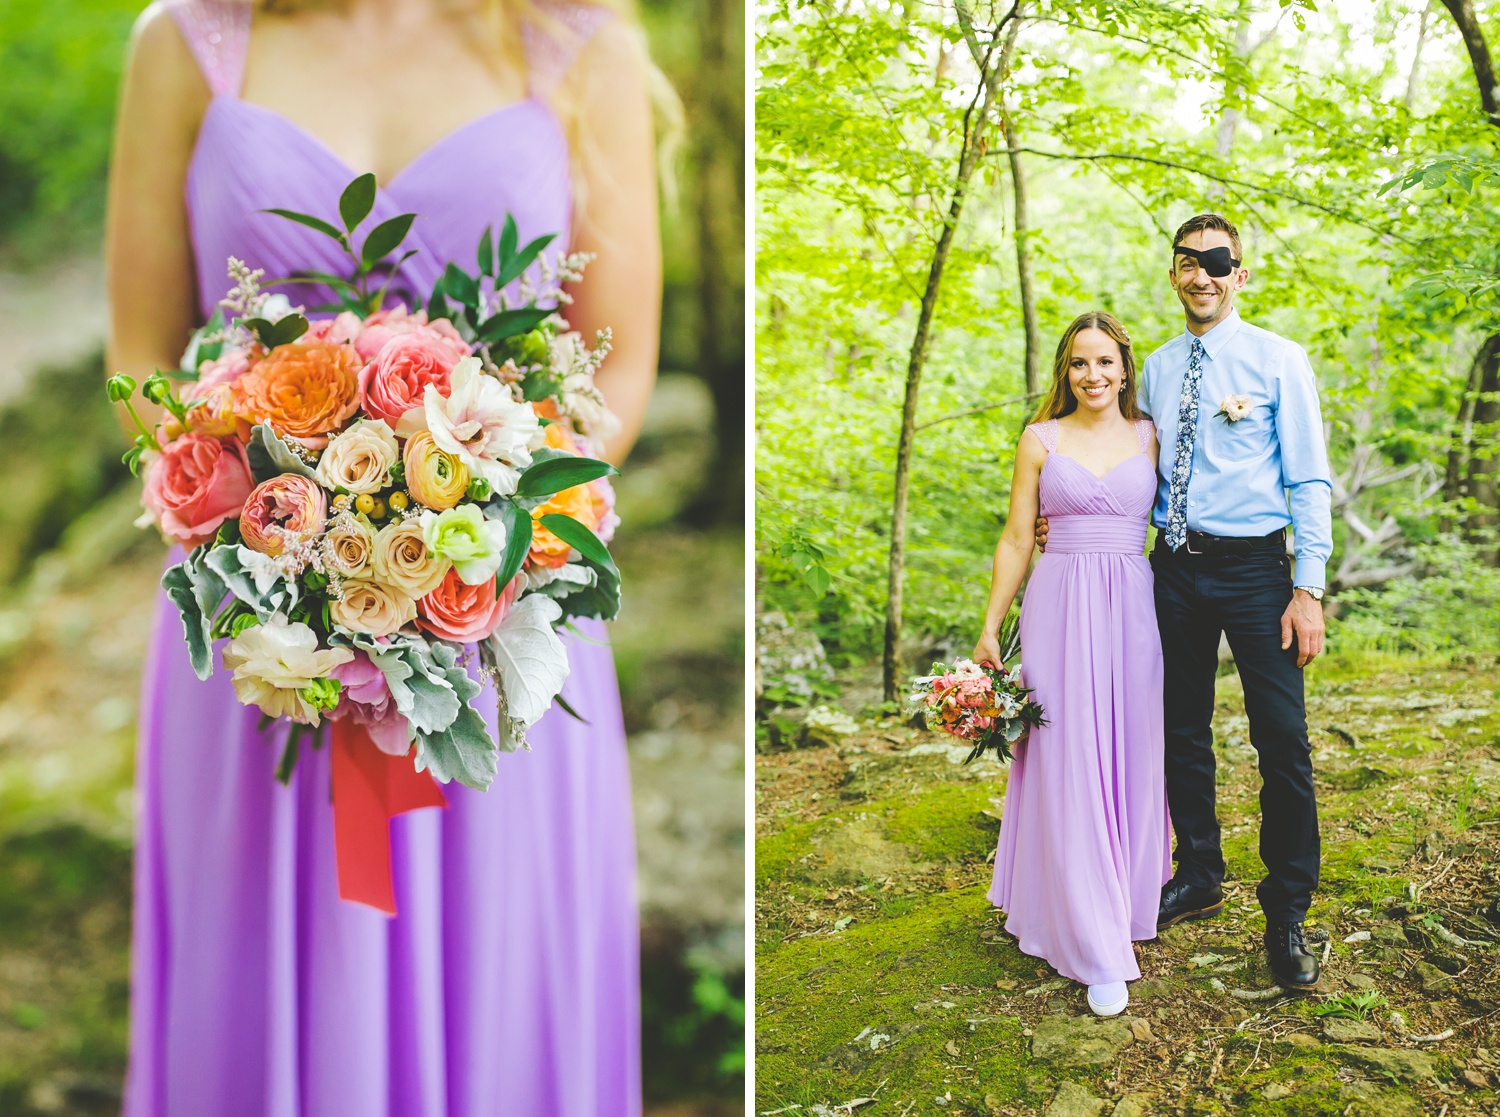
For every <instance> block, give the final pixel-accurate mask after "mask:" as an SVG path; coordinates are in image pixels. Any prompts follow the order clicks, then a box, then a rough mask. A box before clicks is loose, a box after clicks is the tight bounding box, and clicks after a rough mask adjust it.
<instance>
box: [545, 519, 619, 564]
mask: <svg viewBox="0 0 1500 1117" xmlns="http://www.w3.org/2000/svg"><path fill="white" fill-rule="evenodd" d="M542 526H543V527H544V528H546V529H547V530H548V531H550V532H551V533H552V534H553V535H555V536H557V537H558V538H559V539H561V540H562V541H563V542H564V543H566V544H568V546H570V547H572V548H573V549H574V550H575V551H577V552H578V553H579V554H580V555H582V556H583V557H584V558H586V559H591V560H593V561H594V562H596V563H598V564H599V565H600V566H603V567H606V568H607V569H609V570H612V571H614V572H615V574H616V576H618V575H619V571H618V570H616V569H615V560H614V559H612V558H611V557H610V554H609V548H608V547H606V546H605V545H604V544H603V542H601V541H600V539H599V537H598V536H597V535H595V534H594V533H593V532H592V531H590V530H589V528H588V527H587V525H585V524H581V523H579V522H578V521H577V520H575V519H574V518H573V517H572V516H564V515H563V514H562V513H560V512H549V513H547V514H546V515H545V516H543V517H542Z"/></svg>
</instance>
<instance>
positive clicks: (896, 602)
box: [881, 11, 1015, 702]
mask: <svg viewBox="0 0 1500 1117" xmlns="http://www.w3.org/2000/svg"><path fill="white" fill-rule="evenodd" d="M966 15H967V13H966V12H962V11H961V16H965V17H966ZM1014 15H1015V13H1014V11H1012V13H1011V15H1010V16H1007V17H1006V19H1007V20H1010V19H1013V18H1014ZM1002 26H1003V23H1002ZM999 33H1000V29H999V28H997V29H996V32H995V34H996V35H997V36H998V35H999ZM994 45H995V44H994V42H993V41H991V43H990V47H989V49H988V50H986V51H984V52H983V53H982V58H981V61H980V65H979V76H980V92H979V93H978V94H976V96H975V99H974V102H973V103H971V104H970V106H969V111H968V112H967V113H965V114H964V134H963V146H962V147H961V148H960V149H959V158H958V169H957V170H956V171H955V172H954V175H953V191H952V194H951V196H950V199H949V202H948V214H947V216H946V217H945V218H944V219H943V229H942V232H941V233H940V234H939V235H938V240H937V244H936V246H934V248H933V251H932V262H931V264H930V265H929V267H928V269H927V286H926V288H925V289H924V290H923V292H922V306H921V310H920V312H919V313H918V315H917V329H916V334H915V336H914V337H913V338H912V343H911V353H910V355H909V356H908V358H907V363H906V395H905V398H904V399H903V401H902V405H901V437H900V439H899V440H898V441H897V443H896V477H895V493H894V498H893V500H892V502H891V549H890V557H889V560H888V563H887V569H886V602H885V641H884V649H883V654H882V662H881V676H882V684H883V685H882V689H883V691H884V695H885V700H886V701H887V702H895V701H898V700H899V698H900V695H901V681H902V679H901V676H902V671H901V624H902V605H903V601H902V582H903V578H904V575H905V568H906V498H907V491H908V489H909V487H910V484H911V450H912V442H913V440H914V438H915V436H916V426H917V396H918V392H919V390H920V388H921V386H922V370H923V368H924V367H925V366H926V364H927V343H928V341H929V339H930V337H931V334H932V318H933V314H934V313H935V311H936V310H937V301H938V294H939V292H940V291H941V290H942V285H943V269H944V268H945V267H946V266H947V264H948V253H949V250H950V249H951V248H952V246H953V236H954V234H955V233H956V232H957V231H958V220H959V217H960V216H961V215H962V214H963V208H964V201H965V199H966V197H967V195H968V189H969V180H970V179H971V178H972V177H973V176H974V171H975V169H976V168H977V167H978V166H979V160H980V158H981V157H982V156H983V154H984V150H985V135H984V130H985V125H986V124H987V123H988V121H989V119H990V114H991V110H992V108H993V107H994V104H995V100H996V93H997V87H998V84H999V76H1000V72H1001V71H1000V66H999V65H998V63H994V61H993V54H994Z"/></svg>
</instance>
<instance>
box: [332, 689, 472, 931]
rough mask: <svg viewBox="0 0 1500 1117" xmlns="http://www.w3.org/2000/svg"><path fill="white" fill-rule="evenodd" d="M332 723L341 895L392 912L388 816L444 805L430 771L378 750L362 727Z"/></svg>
mask: <svg viewBox="0 0 1500 1117" xmlns="http://www.w3.org/2000/svg"><path fill="white" fill-rule="evenodd" d="M332 726H333V849H334V859H335V861H336V863H337V865H338V874H339V897H340V898H341V899H345V900H353V901H354V902H356V903H360V904H368V905H369V906H370V907H372V908H379V909H380V910H381V911H383V912H385V913H386V914H387V915H395V914H396V890H395V886H394V885H393V883H392V881H391V825H390V823H391V819H392V818H394V817H395V816H396V815H398V814H402V813H403V812H405V811H414V810H416V809H417V808H419V807H446V806H447V805H448V801H447V800H446V799H444V798H443V793H442V791H441V790H440V789H439V788H438V785H437V783H436V781H434V780H433V778H432V773H431V772H418V771H417V770H416V769H414V768H413V767H412V763H411V757H410V756H409V755H408V756H392V755H390V754H389V753H385V752H381V751H380V749H379V748H377V747H376V745H375V742H374V741H372V740H371V739H370V735H369V734H368V733H367V732H366V731H365V728H364V726H362V725H360V724H359V723H358V722H356V721H354V719H353V718H340V719H339V720H338V721H335V722H333V723H332Z"/></svg>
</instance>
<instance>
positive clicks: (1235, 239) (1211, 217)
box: [1172, 213, 1245, 261]
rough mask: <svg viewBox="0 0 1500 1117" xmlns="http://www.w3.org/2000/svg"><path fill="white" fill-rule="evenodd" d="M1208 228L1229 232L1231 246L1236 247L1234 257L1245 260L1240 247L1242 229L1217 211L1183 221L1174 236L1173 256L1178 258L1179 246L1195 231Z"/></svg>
mask: <svg viewBox="0 0 1500 1117" xmlns="http://www.w3.org/2000/svg"><path fill="white" fill-rule="evenodd" d="M1208 229H1217V230H1218V231H1219V232H1221V233H1228V234H1229V247H1231V248H1232V249H1234V258H1235V259H1236V260H1243V259H1244V258H1245V253H1244V251H1243V249H1242V248H1241V247H1240V231H1239V230H1238V229H1236V228H1235V227H1234V222H1232V221H1230V220H1229V218H1227V217H1220V216H1219V215H1218V214H1217V213H1200V214H1199V215H1198V216H1197V217H1190V218H1188V219H1187V220H1186V221H1184V222H1183V223H1182V226H1181V227H1180V228H1179V229H1178V230H1177V234H1176V235H1175V236H1174V237H1173V238H1172V258H1173V260H1174V261H1175V260H1176V258H1177V246H1178V245H1179V244H1181V243H1182V242H1183V241H1185V240H1187V238H1188V237H1189V236H1190V235H1191V234H1193V233H1201V232H1204V231H1205V230H1208Z"/></svg>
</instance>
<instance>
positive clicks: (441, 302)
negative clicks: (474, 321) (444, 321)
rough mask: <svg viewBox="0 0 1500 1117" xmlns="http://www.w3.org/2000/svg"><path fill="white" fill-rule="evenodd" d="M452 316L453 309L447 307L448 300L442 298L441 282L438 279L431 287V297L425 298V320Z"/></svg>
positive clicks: (430, 320) (431, 320) (432, 320)
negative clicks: (436, 283)
mask: <svg viewBox="0 0 1500 1117" xmlns="http://www.w3.org/2000/svg"><path fill="white" fill-rule="evenodd" d="M452 317H453V311H451V310H450V309H449V308H448V300H447V299H445V298H443V284H442V281H441V280H439V281H438V285H437V286H436V287H434V288H433V289H432V298H430V299H428V300H427V320H428V321H429V322H435V321H437V320H438V319H439V318H452Z"/></svg>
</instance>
